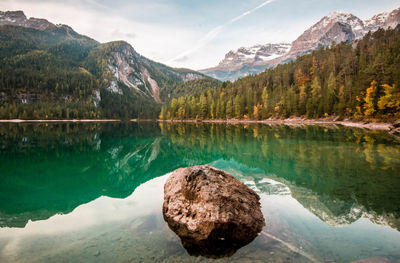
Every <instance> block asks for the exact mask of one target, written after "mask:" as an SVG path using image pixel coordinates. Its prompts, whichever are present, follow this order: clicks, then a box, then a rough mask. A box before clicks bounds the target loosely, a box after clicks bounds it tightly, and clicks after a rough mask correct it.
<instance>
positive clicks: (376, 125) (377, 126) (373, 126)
mask: <svg viewBox="0 0 400 263" xmlns="http://www.w3.org/2000/svg"><path fill="white" fill-rule="evenodd" d="M153 121H154V122H169V123H225V124H269V125H276V124H279V125H288V126H299V125H342V126H345V127H353V128H361V129H369V130H383V131H391V130H394V129H396V128H395V127H394V126H393V123H388V122H371V123H366V122H362V121H353V120H342V121H337V120H334V119H303V118H287V119H272V118H271V119H266V120H249V119H247V120H239V119H219V120H160V119H158V120H149V119H139V120H138V119H130V120H119V119H72V120H21V119H11V120H0V123H57V122H59V123H67V122H72V123H91V122H153Z"/></svg>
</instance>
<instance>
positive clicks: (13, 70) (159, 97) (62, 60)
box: [0, 11, 209, 119]
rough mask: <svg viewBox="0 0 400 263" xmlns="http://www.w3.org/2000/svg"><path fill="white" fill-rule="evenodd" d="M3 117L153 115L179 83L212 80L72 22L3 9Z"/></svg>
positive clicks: (0, 29) (0, 28)
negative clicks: (84, 30)
mask: <svg viewBox="0 0 400 263" xmlns="http://www.w3.org/2000/svg"><path fill="white" fill-rule="evenodd" d="M0 61H1V64H0V118H6V119H8V118H33V119H37V118H100V117H107V118H136V117H145V118H155V117H156V116H157V115H158V112H159V108H160V105H159V104H160V102H162V101H168V100H170V96H169V94H173V93H174V92H173V90H172V89H173V88H174V87H178V86H179V85H183V84H184V83H186V82H190V81H194V80H197V79H203V78H206V79H209V78H208V77H205V76H204V75H203V74H201V73H198V72H196V71H192V70H188V69H175V68H171V67H168V66H165V65H163V64H160V63H157V62H154V61H152V60H150V59H148V58H146V57H144V56H141V55H140V54H139V53H137V52H136V51H135V50H134V48H133V47H132V46H131V45H130V44H128V43H126V42H124V41H115V42H110V43H104V44H102V43H99V42H97V41H95V40H93V39H91V38H89V37H87V36H84V35H80V34H78V33H77V32H75V31H74V30H73V29H72V28H71V27H69V26H66V25H54V24H52V23H51V22H49V21H47V20H45V19H37V18H29V19H28V18H27V17H26V16H25V14H24V13H23V12H22V11H8V12H0Z"/></svg>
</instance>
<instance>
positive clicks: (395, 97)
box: [378, 84, 400, 111]
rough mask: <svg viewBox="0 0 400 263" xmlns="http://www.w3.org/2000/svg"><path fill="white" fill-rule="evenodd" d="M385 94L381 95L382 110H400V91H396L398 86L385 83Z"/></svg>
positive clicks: (379, 105) (380, 106) (379, 103)
mask: <svg viewBox="0 0 400 263" xmlns="http://www.w3.org/2000/svg"><path fill="white" fill-rule="evenodd" d="M382 87H383V88H384V92H385V95H383V96H382V97H380V99H379V101H378V108H379V109H380V110H388V111H398V110H400V91H397V92H396V86H395V85H393V86H390V85H388V84H383V85H382Z"/></svg>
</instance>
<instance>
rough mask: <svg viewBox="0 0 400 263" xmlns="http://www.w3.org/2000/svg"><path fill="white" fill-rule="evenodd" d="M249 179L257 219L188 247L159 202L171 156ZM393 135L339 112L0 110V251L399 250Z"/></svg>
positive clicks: (16, 257) (296, 256) (144, 257)
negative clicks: (286, 120) (92, 114)
mask: <svg viewBox="0 0 400 263" xmlns="http://www.w3.org/2000/svg"><path fill="white" fill-rule="evenodd" d="M200 164H211V165H213V166H215V167H217V168H219V169H223V170H225V171H227V172H229V173H231V174H232V175H234V176H235V177H236V178H237V179H239V180H240V181H242V182H244V183H245V184H246V185H248V186H249V187H251V188H252V189H254V190H255V191H256V192H257V193H258V194H259V195H260V197H261V206H262V212H263V214H264V217H265V220H266V226H265V227H264V229H263V232H262V234H261V235H260V236H258V237H257V238H256V239H255V240H254V241H253V242H251V243H250V244H248V245H247V246H244V247H242V248H240V249H239V250H238V251H237V252H236V253H235V254H234V255H232V256H231V257H225V258H220V259H212V258H209V257H205V256H198V257H196V256H191V255H189V253H188V252H187V251H186V250H185V248H183V246H182V244H181V241H180V238H179V237H178V236H176V234H175V233H174V232H172V231H171V230H170V229H169V227H168V225H167V224H166V223H165V222H164V219H163V216H162V211H161V208H162V202H163V185H164V182H165V181H166V179H167V178H168V175H169V174H170V173H171V172H172V171H173V170H175V169H177V168H179V167H186V166H192V165H200ZM399 230H400V142H399V141H398V140H397V139H396V138H394V137H392V136H391V135H389V134H388V133H386V132H384V131H371V130H362V129H354V128H346V127H338V126H325V127H323V126H311V125H310V126H296V127H290V126H285V125H271V126H269V125H264V124H263V125H262V124H251V125H227V124H200V123H199V124H196V123H186V124H184V123H156V122H141V123H134V122H132V123H36V124H29V123H20V124H15V123H3V124H0V262H206V261H207V262H208V261H209V262H211V261H212V262H214V261H216V262H313V261H314V262H350V261H353V260H360V259H364V258H370V257H384V258H387V259H390V260H392V261H393V262H400V232H399Z"/></svg>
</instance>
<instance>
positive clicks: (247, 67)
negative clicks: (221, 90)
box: [200, 43, 291, 81]
mask: <svg viewBox="0 0 400 263" xmlns="http://www.w3.org/2000/svg"><path fill="white" fill-rule="evenodd" d="M290 47H291V45H290V44H287V43H280V44H266V45H255V46H252V47H249V48H246V47H241V48H239V49H238V50H236V51H233V50H231V51H229V53H227V54H226V55H225V58H224V59H223V60H222V61H221V62H220V63H219V64H218V66H216V67H214V68H209V69H205V70H201V71H200V72H202V73H204V74H206V75H208V76H211V77H213V78H216V79H220V80H223V81H225V80H235V79H237V78H239V77H243V76H246V75H249V74H257V73H259V72H261V71H263V70H265V69H266V68H267V67H268V66H269V65H268V61H269V60H272V59H274V58H277V57H280V56H282V55H284V54H286V53H287V52H288V51H289V49H290ZM266 62H267V63H266Z"/></svg>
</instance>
